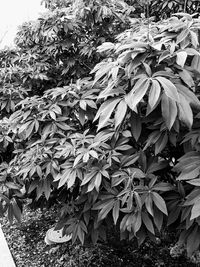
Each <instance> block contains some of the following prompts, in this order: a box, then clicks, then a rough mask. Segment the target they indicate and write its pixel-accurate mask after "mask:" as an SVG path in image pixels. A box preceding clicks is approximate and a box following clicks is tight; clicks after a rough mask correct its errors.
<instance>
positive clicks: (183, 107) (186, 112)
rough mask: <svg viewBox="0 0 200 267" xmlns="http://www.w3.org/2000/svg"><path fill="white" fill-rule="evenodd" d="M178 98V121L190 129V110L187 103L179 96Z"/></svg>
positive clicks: (191, 117)
mask: <svg viewBox="0 0 200 267" xmlns="http://www.w3.org/2000/svg"><path fill="white" fill-rule="evenodd" d="M179 96H180V102H179V103H178V109H179V119H180V120H181V121H182V122H184V123H185V124H186V125H187V126H188V128H191V127H192V124H193V113H192V109H191V107H190V104H189V103H188V101H187V100H186V99H185V97H184V96H183V95H181V94H180V95H179Z"/></svg>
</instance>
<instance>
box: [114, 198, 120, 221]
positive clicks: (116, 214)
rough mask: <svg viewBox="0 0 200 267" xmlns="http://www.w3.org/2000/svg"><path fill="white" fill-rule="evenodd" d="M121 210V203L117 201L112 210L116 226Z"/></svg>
mask: <svg viewBox="0 0 200 267" xmlns="http://www.w3.org/2000/svg"><path fill="white" fill-rule="evenodd" d="M119 210H120V202H119V200H117V201H115V204H114V206H113V210H112V216H113V220H114V224H115V225H116V223H117V220H118V218H119Z"/></svg>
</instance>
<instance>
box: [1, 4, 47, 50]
mask: <svg viewBox="0 0 200 267" xmlns="http://www.w3.org/2000/svg"><path fill="white" fill-rule="evenodd" d="M40 3H41V0H0V48H3V47H4V46H7V45H8V46H10V45H12V44H13V39H14V37H15V34H16V31H17V27H18V26H19V25H21V24H22V23H23V22H25V21H29V20H32V19H36V18H37V17H38V15H39V13H41V12H43V11H45V8H44V6H43V5H42V6H41V4H40ZM2 39H3V40H2Z"/></svg>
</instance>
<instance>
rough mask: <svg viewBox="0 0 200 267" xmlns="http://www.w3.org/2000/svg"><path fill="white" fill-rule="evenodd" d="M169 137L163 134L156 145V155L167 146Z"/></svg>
mask: <svg viewBox="0 0 200 267" xmlns="http://www.w3.org/2000/svg"><path fill="white" fill-rule="evenodd" d="M167 142H168V136H167V133H166V132H163V133H161V135H160V137H159V139H158V141H157V142H156V143H155V155H158V154H159V153H160V152H161V151H162V150H163V149H164V148H165V147H166V145H167Z"/></svg>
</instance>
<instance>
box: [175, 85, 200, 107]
mask: <svg viewBox="0 0 200 267" xmlns="http://www.w3.org/2000/svg"><path fill="white" fill-rule="evenodd" d="M176 87H177V89H178V92H179V93H180V94H182V95H183V96H184V97H185V99H186V101H187V102H188V103H189V104H190V105H191V106H194V107H195V108H197V109H200V101H199V99H198V98H197V97H196V95H195V94H194V93H193V92H192V91H191V90H190V89H189V88H187V87H186V86H184V85H182V84H176Z"/></svg>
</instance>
